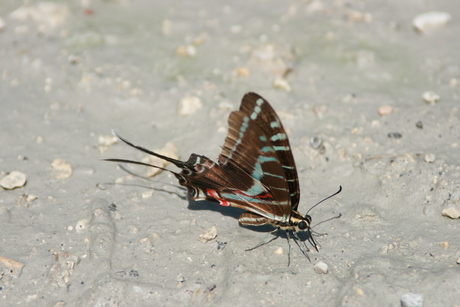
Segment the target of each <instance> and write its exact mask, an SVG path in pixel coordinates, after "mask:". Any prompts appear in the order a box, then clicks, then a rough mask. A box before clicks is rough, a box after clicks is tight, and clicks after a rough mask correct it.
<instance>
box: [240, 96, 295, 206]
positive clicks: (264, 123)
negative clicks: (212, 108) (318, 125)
mask: <svg viewBox="0 0 460 307" xmlns="http://www.w3.org/2000/svg"><path fill="white" fill-rule="evenodd" d="M240 111H241V112H243V113H244V114H246V115H247V116H248V117H249V118H251V120H253V121H255V122H256V123H257V125H258V126H259V127H260V128H261V129H262V130H263V131H264V134H265V135H266V136H267V137H268V140H269V142H270V144H271V146H272V147H273V149H274V150H275V151H276V153H277V156H278V159H279V161H280V162H281V165H282V168H283V171H284V176H285V177H286V181H287V183H288V187H289V197H290V199H291V206H292V209H293V210H297V207H298V205H299V199H300V188H299V179H298V176H297V170H296V166H295V162H294V157H293V155H292V152H291V147H290V145H289V139H288V137H287V134H286V131H285V130H284V128H283V125H282V124H281V120H280V119H279V118H278V115H277V114H276V112H275V110H273V108H272V107H271V106H270V104H269V103H268V102H267V101H266V100H265V99H264V98H262V97H261V96H259V95H258V94H256V93H247V94H246V95H244V97H243V100H242V102H241V106H240Z"/></svg>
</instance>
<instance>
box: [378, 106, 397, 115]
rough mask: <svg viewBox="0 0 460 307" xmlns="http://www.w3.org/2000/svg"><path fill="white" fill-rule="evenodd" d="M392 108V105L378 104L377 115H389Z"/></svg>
mask: <svg viewBox="0 0 460 307" xmlns="http://www.w3.org/2000/svg"><path fill="white" fill-rule="evenodd" d="M393 110H394V108H393V107H392V106H380V107H379V108H378V113H379V115H382V116H383V115H390V114H391V113H393Z"/></svg>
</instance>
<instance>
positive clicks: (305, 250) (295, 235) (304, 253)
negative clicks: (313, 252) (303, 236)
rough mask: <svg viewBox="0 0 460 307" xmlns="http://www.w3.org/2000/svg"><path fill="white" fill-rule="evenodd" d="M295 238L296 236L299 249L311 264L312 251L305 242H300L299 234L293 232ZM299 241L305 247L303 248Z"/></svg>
mask: <svg viewBox="0 0 460 307" xmlns="http://www.w3.org/2000/svg"><path fill="white" fill-rule="evenodd" d="M292 234H293V236H294V242H295V243H296V244H297V246H298V247H299V249H300V251H301V252H302V254H303V255H304V256H305V257H307V259H308V261H310V262H311V260H310V257H309V256H308V252H309V251H310V249H309V248H308V246H307V244H306V243H305V241H302V240H300V237H299V235H298V234H297V232H295V231H293V232H292ZM299 241H301V242H303V245H304V247H302V246H301V245H300V243H299Z"/></svg>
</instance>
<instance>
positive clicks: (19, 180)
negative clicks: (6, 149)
mask: <svg viewBox="0 0 460 307" xmlns="http://www.w3.org/2000/svg"><path fill="white" fill-rule="evenodd" d="M26 182H27V176H26V174H24V173H21V172H19V171H12V172H11V173H9V174H8V175H6V176H5V177H3V178H2V180H0V186H1V187H2V188H4V189H5V190H13V189H15V188H21V187H23V186H24V185H25V184H26Z"/></svg>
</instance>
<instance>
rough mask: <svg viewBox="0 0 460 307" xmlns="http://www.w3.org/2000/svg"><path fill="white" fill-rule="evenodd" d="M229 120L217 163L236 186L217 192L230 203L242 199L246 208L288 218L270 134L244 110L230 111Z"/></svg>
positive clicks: (285, 190)
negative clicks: (228, 190) (229, 190)
mask: <svg viewBox="0 0 460 307" xmlns="http://www.w3.org/2000/svg"><path fill="white" fill-rule="evenodd" d="M228 122H229V130H228V135H227V138H226V139H225V143H224V146H223V147H222V153H221V154H220V156H219V165H221V166H222V168H223V169H224V171H225V173H226V174H228V176H230V177H231V182H232V186H233V187H235V188H236V189H235V190H234V191H233V193H231V194H227V193H220V195H221V197H223V198H225V199H228V200H229V201H231V202H237V201H238V200H244V201H245V202H246V207H245V209H246V210H248V211H251V212H254V213H257V214H261V215H263V216H266V217H268V218H271V219H276V220H280V221H287V220H288V219H289V216H290V213H291V205H290V198H289V188H288V184H287V182H286V177H285V172H284V170H283V168H282V164H281V162H280V160H279V157H278V154H277V152H276V150H275V149H274V148H273V146H272V144H271V141H269V138H270V136H268V135H266V133H265V131H264V130H263V129H262V128H261V127H260V125H259V124H258V123H257V122H256V121H254V120H253V119H251V117H250V116H248V114H246V113H245V112H242V111H235V112H232V113H231V114H230V117H229V120H228ZM243 173H244V174H245V176H243ZM234 181H236V182H234ZM238 181H239V182H238ZM251 206H252V207H253V208H252V209H251V208H249V207H251ZM261 212H262V213H261Z"/></svg>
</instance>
